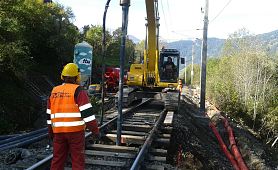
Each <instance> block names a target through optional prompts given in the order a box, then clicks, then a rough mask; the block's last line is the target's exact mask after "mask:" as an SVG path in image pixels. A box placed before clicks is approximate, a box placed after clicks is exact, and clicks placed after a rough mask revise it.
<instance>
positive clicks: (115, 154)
mask: <svg viewBox="0 0 278 170" xmlns="http://www.w3.org/2000/svg"><path fill="white" fill-rule="evenodd" d="M85 154H86V155H90V156H104V157H115V158H127V159H134V158H136V154H135V153H118V152H108V151H94V150H85Z"/></svg>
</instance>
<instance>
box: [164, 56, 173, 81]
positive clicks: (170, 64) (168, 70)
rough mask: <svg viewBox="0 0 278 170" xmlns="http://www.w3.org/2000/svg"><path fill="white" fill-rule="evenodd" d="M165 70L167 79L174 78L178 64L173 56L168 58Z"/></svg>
mask: <svg viewBox="0 0 278 170" xmlns="http://www.w3.org/2000/svg"><path fill="white" fill-rule="evenodd" d="M162 67H163V72H164V76H165V78H166V79H174V78H175V71H176V66H175V64H174V63H173V61H172V58H171V57H168V58H167V61H166V62H165V63H164V64H163V66H162Z"/></svg>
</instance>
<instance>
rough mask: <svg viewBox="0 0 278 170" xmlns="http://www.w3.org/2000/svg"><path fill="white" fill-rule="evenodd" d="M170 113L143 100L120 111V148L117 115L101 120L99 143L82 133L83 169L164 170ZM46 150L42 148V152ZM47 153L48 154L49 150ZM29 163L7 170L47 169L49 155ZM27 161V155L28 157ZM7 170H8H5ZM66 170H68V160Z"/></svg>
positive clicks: (161, 105) (159, 104)
mask: <svg viewBox="0 0 278 170" xmlns="http://www.w3.org/2000/svg"><path fill="white" fill-rule="evenodd" d="M172 117H173V112H168V111H167V110H166V109H164V103H162V102H160V101H155V100H146V101H144V102H142V103H141V104H138V105H136V106H134V107H131V108H127V109H126V110H124V111H123V123H122V134H121V143H122V144H121V146H116V145H115V141H116V139H117V130H116V129H117V128H116V123H117V112H116V111H115V112H113V113H111V114H110V115H109V116H107V117H106V118H105V123H104V124H103V125H102V126H101V127H100V130H101V131H102V133H103V136H102V138H101V140H100V141H97V142H95V143H91V142H90V140H89V139H90V135H91V134H90V132H89V133H86V135H85V136H86V151H85V155H86V159H85V163H86V169H140V168H141V169H164V168H165V167H169V166H170V165H167V164H166V157H167V148H168V146H169V143H170V137H171V123H172V122H171V121H172ZM45 149H46V148H42V150H45ZM47 153H51V149H50V150H48V152H47ZM31 157H32V160H30V161H28V159H26V160H25V162H24V163H22V164H20V165H18V166H16V165H11V166H10V167H11V169H28V170H31V169H47V168H49V166H50V162H51V159H52V157H53V155H52V154H49V155H46V154H45V153H43V152H40V153H34V154H32V156H31ZM29 158H30V156H29ZM8 169H9V168H8ZM66 169H71V163H70V159H69V161H68V163H67V164H66Z"/></svg>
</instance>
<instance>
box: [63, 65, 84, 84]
mask: <svg viewBox="0 0 278 170" xmlns="http://www.w3.org/2000/svg"><path fill="white" fill-rule="evenodd" d="M79 75H80V74H79V71H78V66H77V65H76V64H74V63H68V64H67V65H65V66H64V68H63V71H62V74H61V79H62V80H64V78H63V76H65V77H76V76H79Z"/></svg>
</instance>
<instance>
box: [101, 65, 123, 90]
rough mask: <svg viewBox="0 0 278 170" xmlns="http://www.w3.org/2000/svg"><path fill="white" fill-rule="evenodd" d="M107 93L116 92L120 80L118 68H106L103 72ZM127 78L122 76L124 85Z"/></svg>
mask: <svg viewBox="0 0 278 170" xmlns="http://www.w3.org/2000/svg"><path fill="white" fill-rule="evenodd" d="M104 76H105V78H106V87H107V92H117V91H118V86H119V79H120V68H115V67H107V68H106V72H105V75H104ZM126 80H127V77H126V74H125V76H124V83H126Z"/></svg>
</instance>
